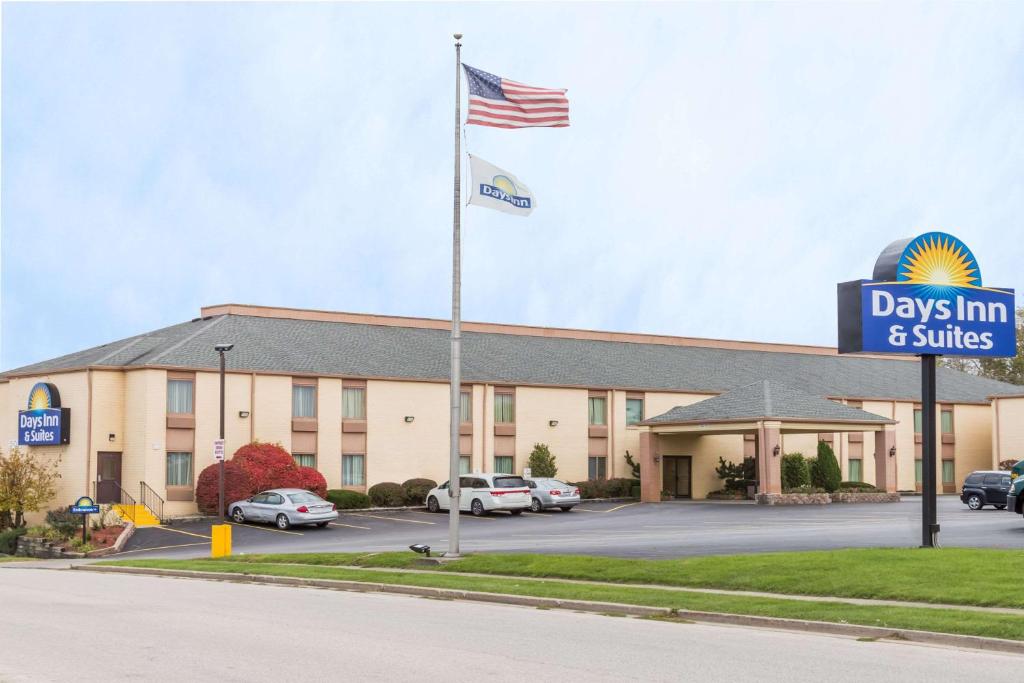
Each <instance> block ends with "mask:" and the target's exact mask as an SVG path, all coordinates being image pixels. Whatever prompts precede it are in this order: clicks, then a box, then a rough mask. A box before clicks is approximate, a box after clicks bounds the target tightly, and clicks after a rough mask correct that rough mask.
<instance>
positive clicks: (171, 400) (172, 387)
mask: <svg viewBox="0 0 1024 683" xmlns="http://www.w3.org/2000/svg"><path fill="white" fill-rule="evenodd" d="M167 412H168V413H173V414H175V415H191V414H192V380H190V379H169V380H167Z"/></svg>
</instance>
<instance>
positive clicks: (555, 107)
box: [462, 64, 569, 128]
mask: <svg viewBox="0 0 1024 683" xmlns="http://www.w3.org/2000/svg"><path fill="white" fill-rule="evenodd" d="M462 66H463V67H464V68H465V69H466V80H467V81H468V83H469V116H468V117H467V119H466V123H467V124H470V123H475V124H476V125H478V126H493V127H494V128H530V127H533V126H550V127H554V128H563V127H565V126H568V125H569V100H568V98H567V97H566V96H565V92H566V91H565V89H564V88H536V87H534V86H532V85H523V84H522V83H516V82H515V81H510V80H508V79H507V78H502V77H501V76H495V75H494V74H489V73H487V72H486V71H481V70H480V69H474V68H473V67H471V66H467V65H465V64H463V65H462Z"/></svg>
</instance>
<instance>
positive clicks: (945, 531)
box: [127, 496, 1024, 558]
mask: <svg viewBox="0 0 1024 683" xmlns="http://www.w3.org/2000/svg"><path fill="white" fill-rule="evenodd" d="M920 518H921V499H920V498H918V497H908V498H905V499H904V500H903V502H901V503H892V504H875V505H827V506H805V505H799V506H780V507H768V506H763V505H753V504H743V503H740V504H737V503H721V502H719V503H716V502H710V501H699V502H678V503H676V502H673V503H661V504H651V505H640V504H632V505H622V504H618V503H604V504H597V503H587V504H584V505H581V506H579V508H577V509H576V510H574V511H573V512H570V513H563V512H560V511H557V510H556V511H552V512H544V513H541V514H536V515H534V514H530V513H526V514H523V515H521V516H520V517H511V516H509V515H507V514H501V513H496V514H493V515H491V516H488V517H484V518H476V517H473V516H471V515H463V516H462V525H461V526H462V539H463V544H462V545H463V551H464V552H473V551H491V552H495V551H503V552H540V553H575V554H590V555H610V556H619V557H643V558H665V557H684V556H692V555H715V554H729V553H749V552H768V551H783V550H820V549H831V548H847V547H914V546H917V545H918V544H919V543H920V540H921V532H920ZM939 523H940V524H941V526H942V532H941V534H940V537H939V541H940V543H941V544H942V545H944V546H966V547H989V548H1024V520H1022V519H1021V517H1020V516H1019V515H1013V514H1010V513H1009V512H1005V511H999V510H995V509H992V508H986V509H984V510H980V511H973V512H972V511H970V510H968V509H967V507H966V506H965V505H963V504H962V503H961V502H960V500H959V499H958V498H956V497H953V496H943V497H940V499H939ZM447 530H448V527H447V519H446V517H444V516H443V515H431V514H428V513H426V512H423V511H419V512H417V511H393V512H372V513H371V512H356V513H346V514H343V515H341V518H340V519H339V520H338V524H337V525H332V526H331V527H329V528H327V529H315V528H295V529H291V530H290V531H288V532H280V531H278V530H277V529H275V528H273V527H271V526H268V525H245V526H235V527H233V536H234V539H233V544H234V551H235V552H236V553H263V552H330V551H336V552H340V551H371V552H374V551H383V550H404V549H405V548H406V547H407V546H408V545H409V544H411V543H427V544H429V545H431V546H433V547H435V548H441V549H444V548H445V547H446V544H447ZM209 533H210V524H209V522H206V523H200V522H194V523H189V524H183V525H175V526H172V527H161V528H151V529H140V530H139V531H138V532H136V535H135V537H134V538H133V539H131V541H130V542H129V544H128V546H127V550H129V551H130V553H129V555H128V556H137V557H202V556H204V555H207V554H208V553H209V545H208V543H209V540H208V538H209Z"/></svg>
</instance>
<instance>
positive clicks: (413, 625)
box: [0, 565, 1024, 683]
mask: <svg viewBox="0 0 1024 683" xmlns="http://www.w3.org/2000/svg"><path fill="white" fill-rule="evenodd" d="M0 605H2V606H3V618H2V619H0V643H2V644H3V650H2V654H0V681H4V682H7V681H60V682H61V683H63V682H64V681H68V680H74V681H76V683H87V682H88V681H120V680H133V681H135V680H146V681H186V680H187V681H206V680H217V681H253V680H266V679H267V677H268V676H270V678H273V679H280V680H296V681H298V680H301V681H328V680H330V681H335V680H341V679H348V680H379V681H394V680H414V679H419V680H440V679H445V680H453V681H479V680H481V677H483V678H485V679H486V680H489V681H523V680H527V679H529V678H533V677H535V676H537V675H540V674H541V672H544V673H543V677H544V678H566V679H567V680H587V681H623V680H643V681H680V680H703V681H735V680H750V679H755V678H756V679H757V680H759V681H788V682H794V681H814V682H815V683H818V682H820V681H822V680H828V681H834V682H836V683H841V682H844V681H873V682H875V683H881V682H883V681H894V682H895V681H899V682H901V683H902V682H903V681H906V680H908V678H913V679H916V680H931V681H952V680H968V679H972V680H1007V679H1009V678H1018V676H1016V675H1015V674H1012V675H1011V672H1012V671H1016V670H1017V669H1018V668H1019V667H1020V665H1021V663H1022V660H1024V658H1020V657H1017V656H1013V655H1004V654H994V653H985V652H980V651H974V650H961V649H953V648H938V647H929V646H922V645H913V644H909V643H889V642H859V641H857V640H855V639H852V638H844V637H837V636H823V635H812V634H807V633H793V632H786V631H777V630H769V629H751V628H741V627H734V626H716V625H702V624H700V625H698V624H674V623H664V622H657V621H651V620H644V619H631V618H621V617H620V618H615V617H606V616H601V615H594V614H579V613H574V612H568V611H561V610H535V609H529V608H523V607H513V606H503V605H492V604H481V603H472V602H459V601H440V600H428V599H422V598H412V597H405V596H394V595H380V594H377V595H373V594H363V593H345V592H336V591H325V590H316V589H306V588H291V587H279V586H259V585H246V584H236V583H227V582H213V581H200V580H194V579H170V578H157V577H144V576H126V575H110V574H91V573H87V572H80V571H70V570H55V569H24V568H14V567H12V566H11V565H7V566H5V567H0Z"/></svg>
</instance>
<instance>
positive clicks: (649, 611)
mask: <svg viewBox="0 0 1024 683" xmlns="http://www.w3.org/2000/svg"><path fill="white" fill-rule="evenodd" d="M72 569H75V570H78V571H91V572H101V573H103V572H106V573H115V574H141V575H149V576H164V577H177V578H188V579H208V580H213V581H229V582H232V583H258V584H270V585H278V586H296V587H307V588H326V589H329V590H344V591H356V592H360V593H393V594H399V595H411V596H416V597H426V598H435V599H447V600H472V601H474V602H487V603H497V604H503V605H518V606H521V607H541V608H547V609H568V610H574V611H577V612H590V613H595V614H605V615H607V614H615V615H623V616H634V617H660V618H663V619H668V620H671V619H679V620H689V621H696V622H703V623H710V624H723V625H727V626H752V627H758V628H775V629H782V630H788V631H803V632H807V633H820V634H828V635H838V636H850V637H855V638H872V639H879V640H897V641H900V640H902V641H908V642H912V643H921V644H927V645H942V646H946V647H961V648H970V649H973V650H985V651H989V652H1007V653H1011V654H1024V641H1016V640H1004V639H1001V638H986V637H983V636H968V635H959V634H952V633H934V632H931V631H916V630H912V629H901V628H880V627H877V626H859V625H855V624H839V623H832V622H827V621H805V620H802V619H785V618H782V617H762V616H752V615H743V614H728V613H719V612H698V611H691V610H677V609H672V608H668V607H646V606H643V605H626V604H622V603H617V602H596V601H591V600H570V599H564V600H563V599H560V598H538V597H533V596H527V595H508V594H504V593H485V592H481V591H469V590H458V589H452V588H431V587H426V586H403V585H400V584H388V583H373V582H365V581H345V580H337V579H303V578H297V577H290V576H267V575H261V574H224V573H221V572H203V571H192V570H182V569H151V568H146V567H110V566H97V565H84V564H83V565H73V566H72Z"/></svg>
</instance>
